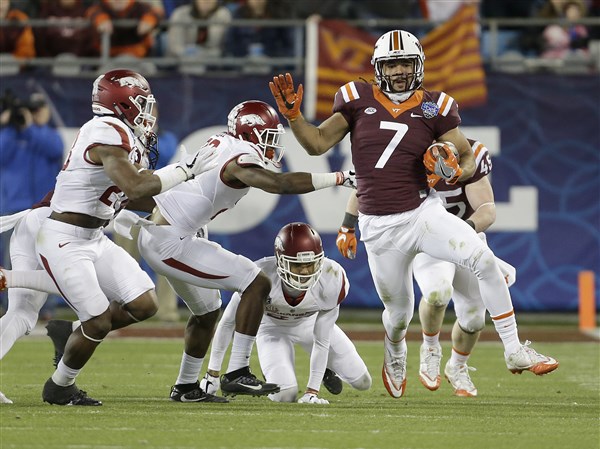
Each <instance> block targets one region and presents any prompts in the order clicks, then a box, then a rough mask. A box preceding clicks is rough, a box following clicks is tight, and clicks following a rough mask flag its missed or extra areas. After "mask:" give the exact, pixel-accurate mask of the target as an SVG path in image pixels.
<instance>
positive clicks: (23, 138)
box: [0, 91, 64, 215]
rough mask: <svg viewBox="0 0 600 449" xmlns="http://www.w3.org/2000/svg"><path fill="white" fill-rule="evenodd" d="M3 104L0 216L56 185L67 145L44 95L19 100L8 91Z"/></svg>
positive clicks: (0, 158)
mask: <svg viewBox="0 0 600 449" xmlns="http://www.w3.org/2000/svg"><path fill="white" fill-rule="evenodd" d="M0 103H1V104H0V108H1V109H2V112H1V113H0V125H1V126H2V128H0V173H1V174H2V176H0V179H1V180H0V215H6V214H10V213H14V212H18V211H21V210H24V209H27V208H29V207H30V206H31V205H32V204H34V203H36V202H37V201H39V199H40V198H42V197H43V196H44V195H45V194H46V193H47V192H48V191H50V190H52V189H53V188H54V182H55V178H56V175H57V174H58V172H59V171H60V169H61V166H62V160H63V151H64V146H63V141H62V138H61V137H60V134H59V133H58V131H57V130H56V129H55V128H54V127H53V126H50V118H51V113H50V107H49V106H48V104H47V102H46V101H45V99H44V97H43V96H42V95H41V94H38V93H36V94H33V95H32V96H31V97H30V98H29V99H20V98H18V97H16V96H15V95H14V94H13V93H12V92H10V91H6V92H5V93H4V95H3V97H2V99H0Z"/></svg>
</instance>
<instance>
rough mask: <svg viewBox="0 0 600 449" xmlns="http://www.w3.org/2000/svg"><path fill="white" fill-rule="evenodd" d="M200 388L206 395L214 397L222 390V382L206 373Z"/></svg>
mask: <svg viewBox="0 0 600 449" xmlns="http://www.w3.org/2000/svg"><path fill="white" fill-rule="evenodd" d="M200 388H201V389H202V390H204V392H205V393H208V394H213V395H214V394H217V391H219V388H221V381H220V380H219V377H214V376H211V375H210V374H208V373H206V374H205V375H204V377H203V378H202V380H200Z"/></svg>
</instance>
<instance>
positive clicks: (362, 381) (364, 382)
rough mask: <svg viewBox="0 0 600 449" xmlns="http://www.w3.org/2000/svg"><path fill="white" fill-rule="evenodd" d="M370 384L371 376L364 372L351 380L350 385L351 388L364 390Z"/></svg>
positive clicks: (371, 381)
mask: <svg viewBox="0 0 600 449" xmlns="http://www.w3.org/2000/svg"><path fill="white" fill-rule="evenodd" d="M372 384H373V379H372V378H371V375H370V374H369V373H368V372H366V373H364V374H363V375H362V376H360V377H359V378H358V379H357V380H355V381H354V382H352V383H351V384H350V385H352V388H354V389H356V390H360V391H365V390H368V389H369V388H371V385H372Z"/></svg>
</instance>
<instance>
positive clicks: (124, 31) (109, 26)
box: [87, 0, 162, 58]
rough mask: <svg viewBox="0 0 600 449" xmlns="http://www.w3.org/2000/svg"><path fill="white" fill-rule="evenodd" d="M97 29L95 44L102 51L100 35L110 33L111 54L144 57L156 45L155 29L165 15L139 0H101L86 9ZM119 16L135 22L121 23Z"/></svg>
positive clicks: (97, 50)
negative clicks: (132, 23) (117, 22)
mask: <svg viewBox="0 0 600 449" xmlns="http://www.w3.org/2000/svg"><path fill="white" fill-rule="evenodd" d="M87 16H88V17H89V18H90V19H91V21H92V24H93V26H94V28H95V30H96V34H97V35H96V38H95V42H94V46H95V49H96V52H98V53H100V52H101V48H100V46H101V36H102V34H103V33H108V34H110V56H118V55H123V54H126V55H131V56H136V57H138V58H143V57H144V56H146V55H148V53H149V52H150V50H151V48H152V47H153V45H154V32H155V29H156V26H157V25H158V23H159V22H160V20H161V19H162V15H161V13H160V12H159V11H157V10H156V9H154V8H153V7H152V6H150V5H149V4H147V3H142V2H140V1H137V0H101V1H100V3H98V4H96V5H94V6H92V7H90V8H89V9H88V10H87ZM120 19H132V20H135V21H136V24H135V25H118V24H116V23H114V21H116V20H120Z"/></svg>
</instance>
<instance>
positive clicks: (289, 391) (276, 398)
mask: <svg viewBox="0 0 600 449" xmlns="http://www.w3.org/2000/svg"><path fill="white" fill-rule="evenodd" d="M297 396H298V386H297V385H294V386H293V387H289V388H282V389H281V391H279V393H273V394H270V395H269V399H270V400H271V401H273V402H296V397H297Z"/></svg>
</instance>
